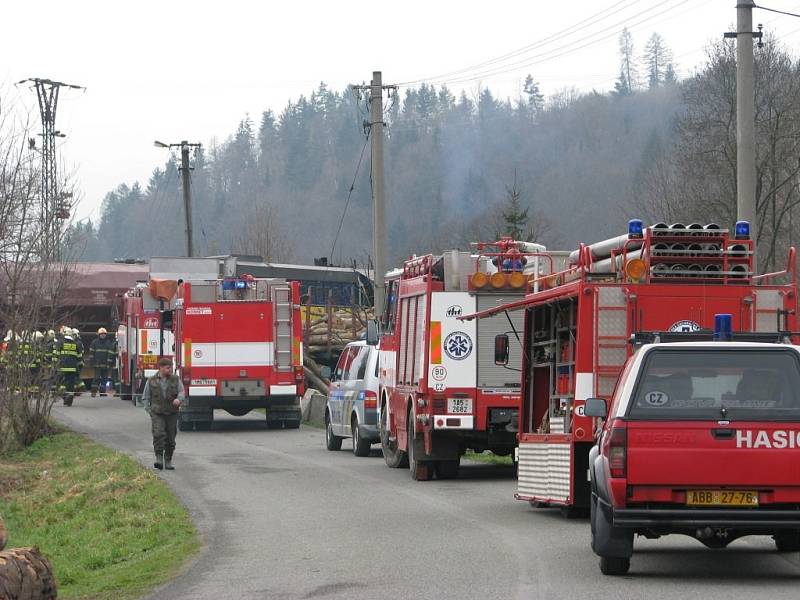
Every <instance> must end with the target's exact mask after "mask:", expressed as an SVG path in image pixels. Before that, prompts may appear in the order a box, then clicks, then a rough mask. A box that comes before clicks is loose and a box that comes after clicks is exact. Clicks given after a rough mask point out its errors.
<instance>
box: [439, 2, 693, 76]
mask: <svg viewBox="0 0 800 600" xmlns="http://www.w3.org/2000/svg"><path fill="white" fill-rule="evenodd" d="M687 2H689V0H680V1H679V2H678V3H677V4H674V5H672V6H670V7H668V8H665V9H664V10H662V11H660V12H658V13H656V14H654V15H650V16H647V17H644V18H643V19H640V20H639V21H636V22H635V23H632V24H629V25H628V26H629V27H636V26H638V25H641V24H643V23H646V22H648V21H651V20H652V19H655V18H656V17H659V16H661V15H663V14H665V13H667V12H669V11H671V10H675V9H676V8H678V7H679V6H681V5H683V4H686V3H687ZM653 8H657V7H651V8H649V9H646V10H644V11H641V12H639V13H637V14H636V15H633V17H636V16H641V15H643V14H645V13H647V12H649V11H651V10H653ZM633 17H632V18H633ZM626 24H627V23H626V21H620V22H618V23H615V24H614V25H610V26H608V27H605V28H603V29H600V30H599V31H596V32H594V33H592V34H590V35H589V36H587V37H584V38H583V39H579V40H574V41H572V42H569V43H567V44H565V45H563V46H561V47H558V48H553V49H552V50H548V51H546V52H542V53H539V54H536V55H534V56H529V57H528V58H526V59H525V60H522V61H518V62H516V63H510V64H507V65H502V66H499V67H496V68H494V69H489V70H486V71H483V72H480V73H476V74H474V75H470V76H465V77H463V78H457V79H454V80H450V81H437V82H433V83H439V84H442V83H447V84H458V83H467V82H470V81H478V80H480V79H484V78H486V77H492V76H495V75H502V74H504V73H510V72H512V71H517V70H519V69H521V68H524V67H529V66H532V65H534V64H541V63H543V62H546V61H550V60H553V59H555V58H560V57H562V56H566V55H568V54H572V53H574V52H577V51H578V50H582V49H584V48H587V47H589V46H593V45H595V44H598V43H600V42H602V41H605V40H607V39H609V38H612V37H614V36H616V35H617V32H618V28H619V26H621V25H622V26H624V25H626ZM610 30H613V31H612V32H611V33H609V34H607V35H603V36H602V37H599V38H597V39H594V40H590V39H589V38H592V37H595V36H597V35H599V34H602V33H605V32H607V31H610ZM581 42H585V43H583V44H581V45H579V46H575V44H580V43H581ZM571 46H574V47H571Z"/></svg>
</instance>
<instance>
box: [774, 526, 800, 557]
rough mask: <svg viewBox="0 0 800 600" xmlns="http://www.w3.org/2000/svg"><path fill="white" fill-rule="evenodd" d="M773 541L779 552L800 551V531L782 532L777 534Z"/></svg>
mask: <svg viewBox="0 0 800 600" xmlns="http://www.w3.org/2000/svg"><path fill="white" fill-rule="evenodd" d="M772 539H774V540H775V547H776V548H777V549H778V552H799V551H800V531H781V532H778V533H776V534H775V535H774V536H773V537H772Z"/></svg>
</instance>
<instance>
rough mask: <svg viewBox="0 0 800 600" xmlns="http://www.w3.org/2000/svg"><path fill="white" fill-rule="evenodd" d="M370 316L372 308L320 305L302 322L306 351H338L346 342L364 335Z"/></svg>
mask: <svg viewBox="0 0 800 600" xmlns="http://www.w3.org/2000/svg"><path fill="white" fill-rule="evenodd" d="M372 318H373V313H372V310H364V309H361V308H333V307H330V308H322V307H320V308H319V309H318V310H317V311H314V312H312V313H311V314H309V315H308V318H307V319H306V320H305V321H304V322H303V334H304V339H305V349H306V352H307V353H310V354H312V355H316V354H321V353H323V352H324V353H327V352H328V351H329V350H330V351H331V353H334V354H338V353H340V352H341V351H342V350H343V349H344V347H345V346H346V345H347V344H348V343H350V342H354V341H357V340H360V339H361V338H362V337H363V336H364V332H365V331H366V330H367V321H368V320H370V319H372Z"/></svg>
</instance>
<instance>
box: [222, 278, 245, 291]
mask: <svg viewBox="0 0 800 600" xmlns="http://www.w3.org/2000/svg"><path fill="white" fill-rule="evenodd" d="M222 289H223V290H225V291H231V290H246V289H247V282H246V281H244V280H242V279H224V280H223V281H222Z"/></svg>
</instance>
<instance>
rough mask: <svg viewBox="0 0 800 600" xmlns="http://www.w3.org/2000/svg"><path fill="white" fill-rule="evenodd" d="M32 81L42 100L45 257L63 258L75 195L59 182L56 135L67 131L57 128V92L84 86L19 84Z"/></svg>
mask: <svg viewBox="0 0 800 600" xmlns="http://www.w3.org/2000/svg"><path fill="white" fill-rule="evenodd" d="M28 81H29V82H31V83H33V87H35V88H36V96H37V98H38V100H39V113H40V115H41V119H42V134H41V135H42V150H41V155H42V187H41V193H40V210H41V219H42V221H41V222H42V224H43V225H44V228H45V230H44V231H43V232H42V233H43V239H42V252H41V254H42V258H47V259H50V260H60V259H61V237H62V234H63V224H64V221H65V220H66V219H68V218H69V214H70V213H69V210H70V204H69V202H68V199H69V198H71V197H72V194H70V193H65V192H62V191H61V190H60V189H59V188H60V186H59V182H58V170H57V164H58V160H57V157H56V138H58V137H64V134H63V133H61V132H60V131H58V130H57V129H56V108H57V106H58V93H59V90H60V89H61V88H62V87H68V88H71V89H85V88H83V87H82V86H79V85H73V84H70V83H63V82H61V81H53V80H51V79H41V78H38V77H33V78H30V79H24V80H23V81H21V82H20V83H25V82H28Z"/></svg>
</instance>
